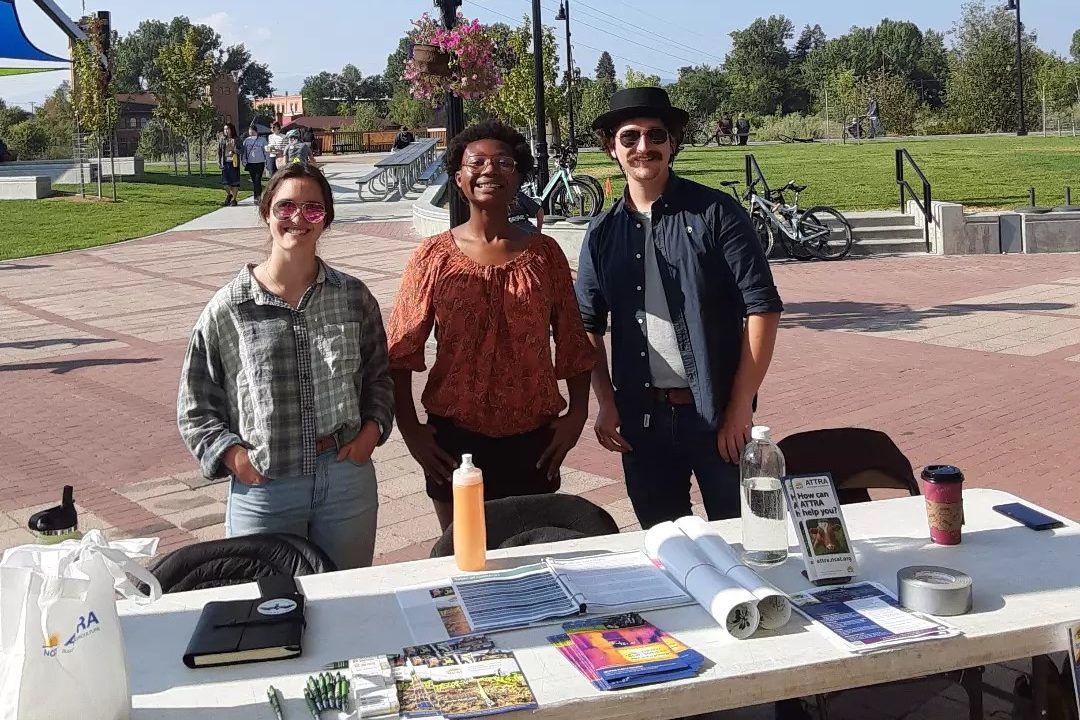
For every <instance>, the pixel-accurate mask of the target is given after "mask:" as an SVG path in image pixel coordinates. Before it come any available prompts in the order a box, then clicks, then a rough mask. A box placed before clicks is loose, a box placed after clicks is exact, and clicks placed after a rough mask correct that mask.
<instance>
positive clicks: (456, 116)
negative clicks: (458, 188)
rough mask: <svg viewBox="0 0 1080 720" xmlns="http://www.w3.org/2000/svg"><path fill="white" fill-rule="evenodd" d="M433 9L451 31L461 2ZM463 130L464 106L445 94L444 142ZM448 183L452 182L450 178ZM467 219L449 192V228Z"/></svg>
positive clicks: (442, 1)
mask: <svg viewBox="0 0 1080 720" xmlns="http://www.w3.org/2000/svg"><path fill="white" fill-rule="evenodd" d="M435 7H437V8H438V9H439V14H440V16H441V18H442V24H443V27H444V28H446V29H447V30H451V29H453V27H454V25H456V24H457V10H458V8H459V7H461V0H435ZM464 129H465V104H464V103H463V102H462V100H461V98H460V97H458V96H457V95H455V94H454V93H452V92H449V91H448V92H447V93H446V140H447V142H449V141H450V138H452V137H454V136H455V135H457V134H458V133H460V132H461V131H462V130H464ZM448 182H451V183H452V182H454V179H453V178H450V179H449V181H448ZM468 219H469V206H468V205H467V204H466V202H465V198H463V197H461V193H459V192H455V191H453V190H451V191H450V227H456V226H458V225H460V224H461V223H463V222H465V221H466V220H468Z"/></svg>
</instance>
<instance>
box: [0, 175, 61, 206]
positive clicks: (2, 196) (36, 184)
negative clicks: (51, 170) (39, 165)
mask: <svg viewBox="0 0 1080 720" xmlns="http://www.w3.org/2000/svg"><path fill="white" fill-rule="evenodd" d="M52 194H53V191H52V181H51V180H49V178H48V177H46V176H44V175H36V176H35V175H31V176H26V177H4V178H0V200H40V199H41V198H45V197H49V196H50V195H52Z"/></svg>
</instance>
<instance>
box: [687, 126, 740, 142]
mask: <svg viewBox="0 0 1080 720" xmlns="http://www.w3.org/2000/svg"><path fill="white" fill-rule="evenodd" d="M686 142H688V143H690V144H691V145H692V146H694V147H704V146H706V145H708V144H709V143H711V142H716V145H717V147H719V146H722V145H734V144H735V134H734V131H732V132H730V133H725V132H721V131H720V126H719V125H710V124H709V122H708V121H707V120H705V121H702V122H700V123H697V124H696V125H695V127H693V128H690V129H688V130H687V132H686Z"/></svg>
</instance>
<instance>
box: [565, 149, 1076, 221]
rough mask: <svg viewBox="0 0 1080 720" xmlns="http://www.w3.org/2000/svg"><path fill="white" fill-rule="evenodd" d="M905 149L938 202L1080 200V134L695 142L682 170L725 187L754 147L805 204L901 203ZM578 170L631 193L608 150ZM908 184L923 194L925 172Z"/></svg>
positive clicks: (680, 162)
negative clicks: (898, 155)
mask: <svg viewBox="0 0 1080 720" xmlns="http://www.w3.org/2000/svg"><path fill="white" fill-rule="evenodd" d="M897 147H905V148H907V149H908V152H910V153H911V156H912V157H913V158H914V159H915V162H917V163H918V164H919V166H920V167H921V168H922V170H923V172H924V173H925V174H926V177H927V179H928V180H929V181H930V183H931V185H932V186H933V196H934V199H935V200H944V201H950V202H958V203H962V204H963V205H964V206H965V207H967V208H969V209H989V208H1013V207H1017V206H1020V205H1027V189H1028V188H1029V187H1034V188H1035V191H1036V193H1037V201H1038V203H1039V204H1040V205H1049V206H1054V205H1062V204H1064V202H1065V200H1064V188H1065V186H1066V185H1071V186H1072V187H1073V189H1074V191H1075V195H1074V200H1073V202H1074V203H1075V202H1080V200H1077V199H1075V198H1080V137H1061V138H1058V137H1047V138H1043V137H1027V138H1015V137H1013V138H1010V137H985V138H958V139H948V140H903V141H894V140H890V139H888V138H885V139H882V140H875V141H874V142H866V143H863V144H861V145H854V144H848V145H839V144H825V143H808V144H791V145H783V144H780V145H757V146H749V147H746V148H739V147H723V148H718V147H715V146H713V147H712V148H692V147H687V148H686V149H684V150H683V151H682V152H681V153H680V154H679V157H678V159H677V161H676V163H675V169H676V171H677V172H678V173H679V174H681V175H682V176H684V177H687V178H690V179H692V180H695V181H697V182H699V183H703V184H705V185H710V186H712V187H719V182H720V181H721V180H740V181H743V182H745V180H744V171H743V167H744V161H743V156H744V154H745V153H746V152H751V153H753V154H754V156H755V157H756V158H757V161H758V164H759V165H760V166H761V169H762V172H763V173H764V174H765V178H766V180H768V182H769V184H770V185H771V186H780V185H783V184H784V183H786V182H788V181H789V180H794V181H796V182H797V183H799V184H800V185H807V186H809V189H807V191H806V192H805V193H803V195H802V196H801V198H800V203H801V204H802V205H803V206H804V207H808V206H810V205H819V204H820V205H833V206H835V207H837V208H840V209H841V210H872V209H878V208H895V207H898V206H899V193H898V191H897V188H896V181H895V170H894V167H895V160H894V152H895V149H896V148H897ZM578 170H579V171H581V172H585V173H587V174H589V175H593V176H595V177H596V178H598V179H600V180H601V181H603V179H604V178H605V177H610V178H611V182H612V188H613V190H614V192H615V194H616V196H618V195H620V194H621V193H622V191H623V186H624V182H623V179H622V175H621V174H620V173H619V169H618V167H617V166H616V165H615V164H614V162H612V161H611V160H610V159H609V158H608V157H607V156H606V155H604V154H603V153H582V154H581V155H580V156H579V160H578ZM908 182H910V183H911V185H912V187H915V188H916V190H917V191H919V192H921V183H920V182H919V181H918V178H917V177H913V178H910V179H909V180H908ZM740 187H741V186H740ZM610 202H611V200H610V198H609V199H608V203H609V204H610Z"/></svg>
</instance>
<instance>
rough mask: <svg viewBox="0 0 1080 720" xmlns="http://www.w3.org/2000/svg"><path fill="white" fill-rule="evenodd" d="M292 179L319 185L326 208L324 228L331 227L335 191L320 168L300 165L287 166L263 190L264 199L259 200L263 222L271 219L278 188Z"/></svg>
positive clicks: (260, 215) (275, 174)
mask: <svg viewBox="0 0 1080 720" xmlns="http://www.w3.org/2000/svg"><path fill="white" fill-rule="evenodd" d="M290 178H308V179H310V180H314V181H315V182H316V183H318V185H319V192H320V193H321V194H322V197H323V207H324V208H326V217H325V218H323V227H324V228H328V227H330V223H332V222H334V190H333V189H332V188H331V187H330V182H329V181H328V180H327V179H326V176H325V175H323V174H322V171H321V170H319V168H317V167H315V166H314V165H301V164H300V163H293V164H291V165H286V166H285V167H283V168H282V169H280V170H278V171H277V172H276V173H274V177H273V178H271V180H270V184H268V185H267V186H266V189H264V190H263V194H262V197H261V198H259V217H261V218H262V219H263V222H266V221H268V220H269V219H270V210H271V208H272V207H273V205H274V195H276V194H277V189H278V186H279V185H281V183H283V182H285V181H286V180H288V179H290Z"/></svg>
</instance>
